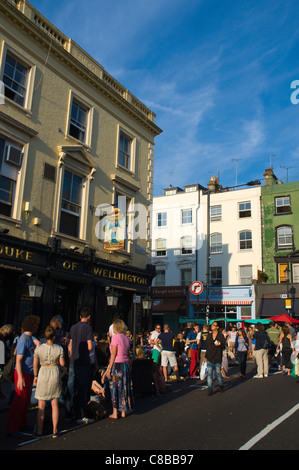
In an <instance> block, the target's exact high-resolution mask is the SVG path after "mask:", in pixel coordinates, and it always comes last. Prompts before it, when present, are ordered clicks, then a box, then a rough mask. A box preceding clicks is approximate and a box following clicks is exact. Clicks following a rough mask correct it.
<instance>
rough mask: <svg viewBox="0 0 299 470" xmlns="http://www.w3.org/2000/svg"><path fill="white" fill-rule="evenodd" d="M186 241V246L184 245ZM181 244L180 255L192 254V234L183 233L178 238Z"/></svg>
mask: <svg viewBox="0 0 299 470" xmlns="http://www.w3.org/2000/svg"><path fill="white" fill-rule="evenodd" d="M185 242H187V243H186V246H184V245H185ZM180 245H181V255H192V253H193V245H192V236H191V235H184V236H183V237H181V239H180Z"/></svg>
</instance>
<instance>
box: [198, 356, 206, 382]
mask: <svg viewBox="0 0 299 470" xmlns="http://www.w3.org/2000/svg"><path fill="white" fill-rule="evenodd" d="M207 375H208V366H207V363H206V361H203V363H202V365H201V368H200V375H199V377H200V380H204V379H205V378H206V376H207Z"/></svg>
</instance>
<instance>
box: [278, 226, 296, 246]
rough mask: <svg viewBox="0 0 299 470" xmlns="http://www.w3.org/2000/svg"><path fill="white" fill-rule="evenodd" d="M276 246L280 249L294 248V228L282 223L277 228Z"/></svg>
mask: <svg viewBox="0 0 299 470" xmlns="http://www.w3.org/2000/svg"><path fill="white" fill-rule="evenodd" d="M276 246H277V249H278V250H289V249H292V248H293V228H292V227H291V226H290V225H282V226H280V227H277V228H276Z"/></svg>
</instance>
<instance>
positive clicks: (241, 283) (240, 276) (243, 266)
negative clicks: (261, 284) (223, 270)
mask: <svg viewBox="0 0 299 470" xmlns="http://www.w3.org/2000/svg"><path fill="white" fill-rule="evenodd" d="M242 268H251V275H250V281H249V282H242V279H244V280H246V279H249V276H247V275H246V276H245V275H242V273H241V271H242ZM252 279H253V273H252V264H242V265H240V266H239V282H240V285H241V286H245V285H249V284H250V285H251V284H252Z"/></svg>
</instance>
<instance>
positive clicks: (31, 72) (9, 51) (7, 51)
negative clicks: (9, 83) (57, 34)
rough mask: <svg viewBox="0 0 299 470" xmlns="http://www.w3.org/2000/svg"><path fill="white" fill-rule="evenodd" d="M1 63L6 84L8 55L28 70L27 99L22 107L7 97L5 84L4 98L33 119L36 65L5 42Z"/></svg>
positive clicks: (1, 75)
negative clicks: (5, 71) (5, 72)
mask: <svg viewBox="0 0 299 470" xmlns="http://www.w3.org/2000/svg"><path fill="white" fill-rule="evenodd" d="M0 55H1V61H0V79H1V80H2V82H3V83H4V80H3V78H4V70H5V64H6V57H7V55H10V56H12V57H13V58H14V59H16V60H17V61H18V62H19V63H20V64H21V65H23V66H24V67H26V68H27V74H26V93H25V98H24V104H23V105H21V104H19V103H17V102H16V101H14V100H13V99H12V98H9V97H7V96H6V95H5V84H4V96H5V102H7V103H10V104H12V105H13V106H16V107H17V108H18V109H20V110H23V111H25V112H26V115H27V116H28V117H31V114H32V102H33V92H34V82H35V74H36V65H35V64H34V63H33V62H31V61H30V60H29V59H27V58H26V57H24V56H23V55H22V54H20V53H19V52H18V51H16V50H15V49H14V48H13V47H11V46H10V45H8V44H7V43H6V42H5V41H3V43H2V48H1V52H0Z"/></svg>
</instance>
